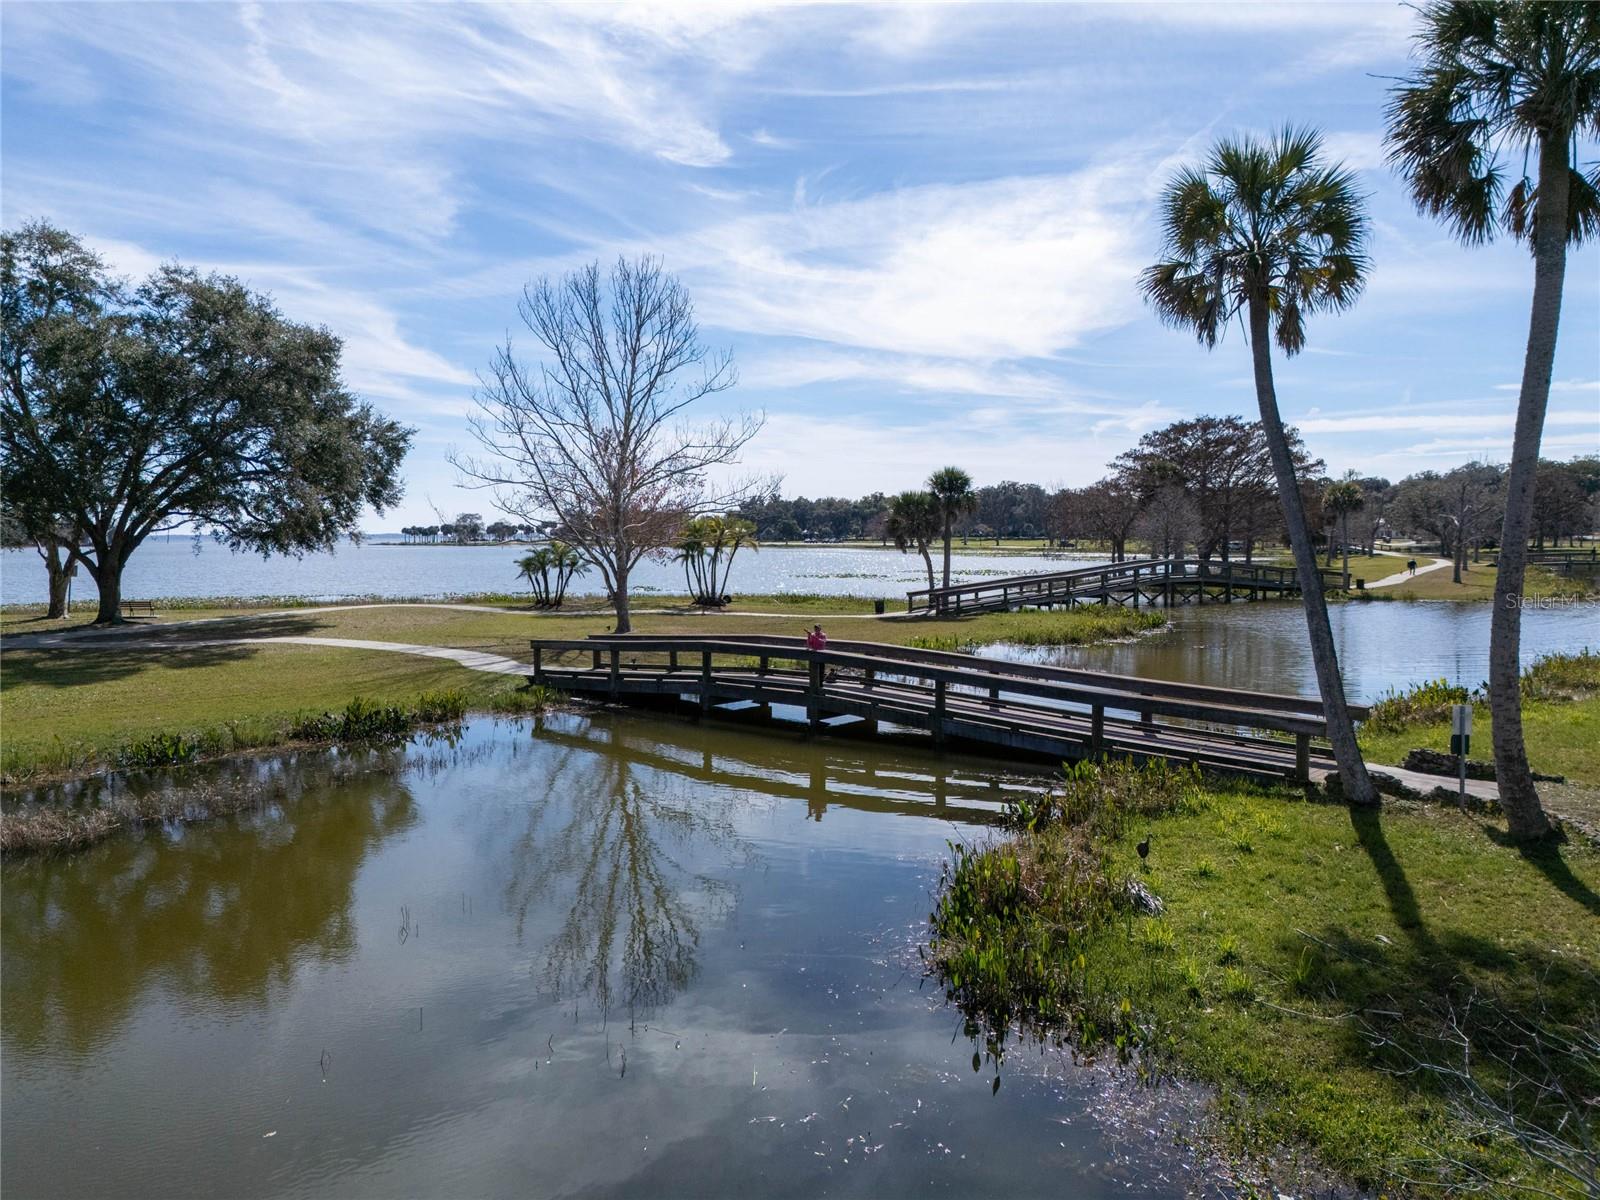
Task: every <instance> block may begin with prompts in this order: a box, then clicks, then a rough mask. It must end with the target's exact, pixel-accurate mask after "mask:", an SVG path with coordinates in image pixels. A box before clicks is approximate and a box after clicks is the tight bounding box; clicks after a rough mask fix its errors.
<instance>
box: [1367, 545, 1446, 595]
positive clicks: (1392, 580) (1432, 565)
mask: <svg viewBox="0 0 1600 1200" xmlns="http://www.w3.org/2000/svg"><path fill="white" fill-rule="evenodd" d="M1378 553H1379V554H1388V555H1393V556H1394V557H1395V558H1406V557H1407V556H1406V555H1404V554H1396V553H1395V552H1394V551H1393V550H1379V551H1378ZM1449 565H1450V560H1449V559H1448V558H1436V559H1433V560H1432V561H1431V562H1428V563H1424V564H1423V565H1421V566H1419V567H1418V568H1417V571H1416V575H1413V574H1412V573H1411V572H1410V571H1400V572H1399V573H1397V574H1394V575H1385V576H1384V577H1383V578H1382V579H1378V580H1374V581H1373V582H1372V583H1369V584H1367V591H1369V592H1370V591H1371V590H1372V589H1373V588H1382V587H1396V586H1398V585H1399V584H1402V583H1405V582H1407V581H1408V580H1411V579H1415V578H1416V576H1417V575H1426V574H1427V573H1428V572H1429V571H1438V570H1441V569H1443V568H1444V567H1448V566H1449Z"/></svg>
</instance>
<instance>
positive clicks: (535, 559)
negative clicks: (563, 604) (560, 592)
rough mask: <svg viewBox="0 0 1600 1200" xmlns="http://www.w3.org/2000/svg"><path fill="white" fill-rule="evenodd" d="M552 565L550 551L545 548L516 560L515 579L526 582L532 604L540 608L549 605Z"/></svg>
mask: <svg viewBox="0 0 1600 1200" xmlns="http://www.w3.org/2000/svg"><path fill="white" fill-rule="evenodd" d="M553 565H555V564H554V562H553V560H552V557H551V554H550V550H549V548H548V547H545V546H540V547H539V549H537V550H534V551H532V552H531V553H528V554H524V555H523V556H522V557H521V558H519V559H517V578H518V579H526V580H527V581H528V588H529V590H530V591H532V592H533V602H534V604H535V605H537V606H538V607H540V608H544V607H546V606H547V605H548V604H549V603H550V568H551V567H552V566H553Z"/></svg>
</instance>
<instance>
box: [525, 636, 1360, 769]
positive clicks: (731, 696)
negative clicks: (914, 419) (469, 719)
mask: <svg viewBox="0 0 1600 1200" xmlns="http://www.w3.org/2000/svg"><path fill="white" fill-rule="evenodd" d="M532 645H533V647H534V649H535V674H536V678H538V679H539V680H541V681H542V682H546V683H549V684H552V685H554V686H556V687H560V688H563V689H565V690H568V691H572V692H577V693H585V694H589V695H592V696H600V697H603V698H610V699H614V700H617V701H622V702H625V701H628V700H647V699H652V698H682V699H685V700H689V701H691V702H693V703H696V704H698V706H699V707H700V708H701V710H702V711H708V710H711V709H713V708H715V707H716V706H719V705H726V704H734V705H740V706H743V707H746V708H748V707H749V706H750V705H751V704H756V705H762V706H767V705H773V704H777V705H792V706H795V707H798V708H801V709H803V710H805V712H806V714H807V717H808V719H809V720H810V722H811V723H812V725H813V726H821V725H822V723H823V722H824V721H830V720H832V719H834V718H840V717H846V718H848V717H854V718H859V719H861V720H864V721H870V722H887V723H890V724H893V725H897V726H905V727H910V728H920V729H926V730H928V731H929V732H931V733H932V734H933V735H934V736H935V738H936V740H942V739H946V738H950V739H960V740H962V741H966V742H970V743H976V744H980V745H987V746H989V747H991V748H993V749H1009V750H1013V751H1019V752H1026V753H1030V754H1041V755H1048V756H1051V757H1059V758H1080V757H1089V756H1102V755H1110V756H1117V757H1120V756H1123V755H1131V756H1132V757H1134V758H1136V759H1140V760H1145V759H1165V760H1168V761H1172V762H1178V763H1196V764H1198V765H1200V766H1202V767H1207V768H1212V769H1219V770H1224V771H1232V772H1239V773H1244V774H1250V775H1259V776H1268V777H1274V778H1295V777H1301V778H1304V777H1306V776H1307V775H1308V774H1309V772H1311V771H1316V772H1319V773H1320V772H1322V771H1326V770H1329V769H1332V766H1333V764H1332V761H1331V758H1330V757H1329V755H1328V754H1327V752H1326V751H1325V750H1321V749H1319V748H1316V747H1313V746H1312V745H1311V743H1310V738H1311V737H1313V736H1320V735H1321V733H1322V722H1321V718H1320V716H1314V715H1313V711H1314V710H1315V709H1317V708H1318V707H1319V706H1318V705H1317V704H1316V702H1315V701H1309V700H1306V699H1304V698H1301V697H1289V696H1277V695H1271V694H1263V693H1246V692H1237V691H1228V690H1226V689H1215V688H1201V687H1198V686H1196V685H1187V684H1174V685H1164V684H1163V683H1162V682H1161V681H1156V680H1143V679H1136V678H1132V677H1127V676H1097V675H1096V674H1095V673H1094V672H1081V671H1066V670H1062V669H1058V668H1045V667H1039V666H1037V665H1034V664H1008V663H1004V662H999V661H997V660H988V659H975V658H973V657H971V656H967V655H949V654H945V653H943V652H938V651H909V650H906V649H904V648H901V647H892V646H880V645H877V644H875V643H859V642H858V643H849V644H848V645H849V646H850V647H851V649H849V650H842V651H835V650H833V649H831V648H830V649H829V650H826V651H821V652H815V653H813V652H810V651H808V650H806V649H805V648H804V647H803V645H802V644H801V643H800V640H799V639H782V638H774V637H765V638H741V637H732V638H693V637H675V638H649V637H609V638H597V639H590V640H588V641H584V642H572V641H535V642H533V643H532ZM869 648H870V651H869ZM573 651H582V652H583V653H584V654H585V655H586V656H594V657H595V658H596V659H598V660H599V661H600V665H599V666H595V665H594V664H593V662H591V663H588V664H583V665H576V664H575V665H570V666H566V665H557V664H555V663H552V662H549V661H547V656H550V655H553V654H559V653H565V652H573ZM652 653H654V654H670V655H672V656H674V657H677V658H678V659H679V663H678V665H677V667H676V668H674V667H672V666H670V665H669V664H668V663H663V662H644V663H641V662H640V661H639V655H640V654H652ZM623 654H627V655H628V656H629V661H628V663H627V665H623V662H622V655H623ZM684 656H688V657H689V658H691V659H692V660H693V661H690V662H684V661H682V660H683V658H684ZM718 656H721V657H722V658H724V659H726V658H728V657H731V656H737V657H738V658H739V659H742V660H748V659H752V658H753V659H755V660H756V665H751V664H750V663H749V662H748V661H739V662H734V663H731V664H730V663H727V662H723V663H718V662H716V658H717V657H718ZM952 659H953V660H965V663H964V664H962V665H952V664H951V663H949V662H947V661H942V660H952ZM930 660H932V661H930ZM778 661H798V662H802V663H804V665H805V667H806V669H805V670H804V671H797V670H793V669H784V668H781V667H773V666H772V663H773V662H778ZM763 667H764V668H765V669H763ZM1041 676H1042V677H1041ZM1169 690H1170V692H1172V693H1175V694H1167V692H1168V691H1169ZM1197 696H1201V697H1203V699H1197V698H1196V697H1197ZM1219 698H1221V699H1219ZM1069 705H1072V706H1078V707H1068V706H1069ZM1084 708H1087V709H1088V711H1083V709H1084ZM1358 711H1359V710H1358ZM1119 713H1128V714H1130V715H1129V716H1120V715H1117V714H1119ZM1157 717H1176V718H1178V719H1179V720H1180V721H1199V722H1209V727H1207V725H1205V724H1201V725H1196V724H1175V723H1172V722H1171V721H1167V720H1157ZM1263 733H1265V734H1266V736H1262V734H1263ZM1273 734H1278V735H1283V734H1292V735H1294V737H1293V739H1292V740H1285V739H1284V738H1283V737H1281V736H1272V735H1273Z"/></svg>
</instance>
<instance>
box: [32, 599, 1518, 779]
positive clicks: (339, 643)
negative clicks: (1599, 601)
mask: <svg viewBox="0 0 1600 1200" xmlns="http://www.w3.org/2000/svg"><path fill="white" fill-rule="evenodd" d="M344 607H347V608H359V607H369V606H364V605H346V606H344ZM379 607H381V606H379ZM429 607H432V608H451V607H457V608H459V607H469V606H463V605H430V606H429ZM289 611H291V612H307V611H318V610H307V609H292V610H289ZM320 611H327V610H325V609H324V610H320ZM488 611H495V612H497V611H500V610H498V609H490V610H488ZM219 619H223V618H212V620H219ZM206 623H209V622H208V621H191V622H184V624H189V625H199V624H206ZM166 628H168V629H170V628H174V626H167V627H166ZM123 629H124V632H123V635H122V636H121V637H120V638H118V639H117V645H118V646H132V647H135V648H137V649H148V650H170V649H172V648H173V647H174V646H180V647H182V648H184V649H191V648H199V647H208V646H271V645H280V646H334V647H339V648H342V649H346V650H374V651H377V652H379V653H383V654H410V655H415V656H417V657H419V658H442V659H445V660H447V661H449V662H453V663H457V664H459V665H460V666H463V667H465V668H466V669H467V670H469V671H482V672H485V673H487V674H490V675H515V676H520V677H522V678H527V677H529V676H531V675H532V674H533V667H532V666H531V665H530V664H528V663H525V662H519V661H518V660H517V659H514V658H507V657H506V656H505V655H503V654H490V653H488V652H486V651H483V650H461V649H457V648H456V647H453V646H427V645H418V644H416V643H413V642H378V641H370V640H367V639H365V638H337V637H305V636H297V635H283V636H279V637H241V638H203V639H194V640H188V639H186V640H184V641H181V642H177V643H174V642H172V641H170V640H168V639H164V638H153V637H140V636H139V635H138V634H137V633H128V632H126V627H123ZM98 632H100V633H101V634H104V633H107V632H116V631H114V630H112V631H108V630H100V631H98ZM24 636H26V637H28V638H29V640H30V645H32V646H37V647H45V646H49V647H51V648H54V649H70V650H95V649H99V648H100V647H99V646H96V645H95V644H94V643H95V641H96V640H99V639H92V638H87V637H81V636H80V637H71V636H69V635H67V634H65V633H60V634H35V635H24ZM7 640H8V641H20V640H22V638H20V637H19V638H17V639H7ZM1369 767H1370V769H1371V770H1373V771H1374V772H1378V773H1381V774H1384V775H1388V776H1391V777H1392V778H1394V779H1397V780H1399V781H1400V782H1401V783H1403V784H1405V785H1406V786H1407V787H1411V788H1415V789H1417V790H1418V791H1420V792H1423V793H1427V792H1429V791H1432V790H1433V789H1434V788H1437V787H1448V788H1451V789H1454V787H1455V781H1454V780H1451V779H1446V778H1444V777H1443V776H1439V775H1426V774H1423V773H1422V772H1420V771H1408V770H1406V769H1405V768H1404V767H1391V766H1386V765H1382V764H1376V763H1373V764H1369ZM1324 775H1326V772H1325V771H1317V772H1313V779H1315V780H1317V781H1318V782H1320V778H1319V777H1321V776H1324ZM1467 791H1468V793H1469V794H1471V795H1473V796H1476V797H1478V798H1480V799H1485V800H1492V799H1494V798H1495V796H1496V794H1497V793H1496V791H1495V785H1494V784H1493V783H1491V782H1487V781H1483V780H1477V779H1469V780H1467Z"/></svg>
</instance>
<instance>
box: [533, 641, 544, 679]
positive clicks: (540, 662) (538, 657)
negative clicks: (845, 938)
mask: <svg viewBox="0 0 1600 1200" xmlns="http://www.w3.org/2000/svg"><path fill="white" fill-rule="evenodd" d="M543 680H544V647H543V646H535V647H534V648H533V682H534V683H540V682H542V681H543Z"/></svg>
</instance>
